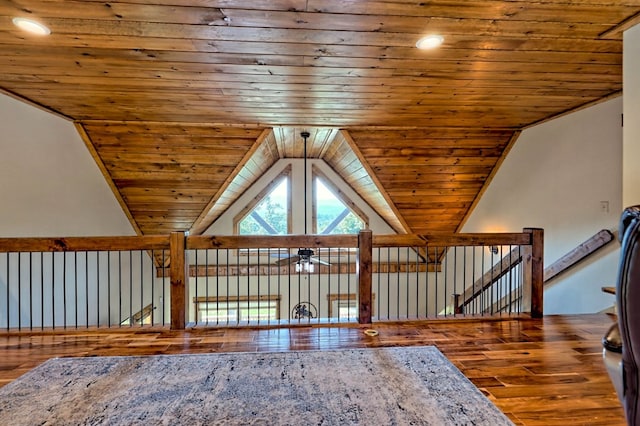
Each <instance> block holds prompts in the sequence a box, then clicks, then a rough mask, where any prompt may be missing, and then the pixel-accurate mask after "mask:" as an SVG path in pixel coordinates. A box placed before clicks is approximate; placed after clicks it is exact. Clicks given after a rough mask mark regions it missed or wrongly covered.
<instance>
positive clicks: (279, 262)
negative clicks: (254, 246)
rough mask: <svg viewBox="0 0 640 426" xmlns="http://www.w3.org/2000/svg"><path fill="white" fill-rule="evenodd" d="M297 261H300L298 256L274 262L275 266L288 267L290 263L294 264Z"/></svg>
mask: <svg viewBox="0 0 640 426" xmlns="http://www.w3.org/2000/svg"><path fill="white" fill-rule="evenodd" d="M298 260H300V256H297V255H294V256H291V257H288V258H285V259H280V260H276V262H275V264H276V265H278V266H281V265H290V264H292V263H296V262H297V261H298Z"/></svg>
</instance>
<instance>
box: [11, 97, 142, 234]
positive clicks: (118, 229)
mask: <svg viewBox="0 0 640 426" xmlns="http://www.w3.org/2000/svg"><path fill="white" fill-rule="evenodd" d="M0 124H1V126H0V127H1V128H2V131H0V200H1V202H2V203H1V206H2V207H1V208H0V236H2V237H47V236H98V235H134V234H135V233H134V231H133V228H132V227H131V225H130V224H129V221H128V220H127V217H126V216H125V214H124V213H123V212H122V209H121V208H120V206H119V204H118V202H117V200H116V199H115V197H114V196H113V193H112V192H111V190H110V188H109V186H108V185H107V183H106V182H105V180H104V178H103V177H102V174H101V173H100V170H99V169H98V167H97V166H96V164H95V162H94V161H93V158H91V155H90V154H89V152H88V151H87V148H86V147H85V145H84V143H83V142H82V140H81V138H80V136H79V135H78V133H77V132H76V130H75V128H74V126H73V123H72V122H70V121H66V120H64V119H62V118H60V117H57V116H55V115H53V114H49V113H47V112H44V111H41V110H39V109H37V108H34V107H32V106H30V105H27V104H25V103H22V102H20V101H17V100H15V99H13V98H10V97H8V96H6V95H2V94H0Z"/></svg>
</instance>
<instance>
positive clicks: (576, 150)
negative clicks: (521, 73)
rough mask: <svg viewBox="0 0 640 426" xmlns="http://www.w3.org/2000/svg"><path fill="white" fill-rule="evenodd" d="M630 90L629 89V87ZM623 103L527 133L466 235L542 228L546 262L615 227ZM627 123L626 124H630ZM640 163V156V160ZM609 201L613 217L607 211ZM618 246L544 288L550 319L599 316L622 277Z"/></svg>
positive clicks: (596, 108)
mask: <svg viewBox="0 0 640 426" xmlns="http://www.w3.org/2000/svg"><path fill="white" fill-rule="evenodd" d="M625 90H626V89H625ZM621 113H622V99H621V98H616V99H613V100H611V101H608V102H606V103H602V104H599V105H596V106H594V107H591V108H588V109H584V110H582V111H578V112H575V113H573V114H570V115H567V116H564V117H561V118H558V119H556V120H552V121H549V122H547V123H543V124H541V125H538V126H535V127H532V128H529V129H527V130H525V131H524V132H523V133H522V135H521V136H520V138H519V139H518V141H517V142H516V143H515V146H514V147H513V149H512V150H511V152H510V153H509V154H508V156H507V158H506V159H505V161H504V163H503V164H502V166H501V168H500V169H499V171H498V173H497V174H496V176H495V177H494V179H493V181H492V182H491V184H490V186H489V188H488V189H487V191H486V192H485V194H484V196H483V197H482V199H481V200H480V202H479V203H478V205H477V207H476V209H475V210H474V212H473V213H472V215H471V217H470V218H469V220H468V221H467V223H466V224H465V226H464V229H463V232H513V231H519V230H521V229H522V228H525V227H537V228H544V230H545V245H544V250H545V255H544V263H545V265H550V264H551V263H553V262H554V261H556V260H557V259H558V258H560V257H561V256H562V255H564V254H565V253H566V252H568V251H569V250H571V249H573V248H574V247H576V246H577V245H578V244H580V243H582V242H584V241H585V240H587V239H588V238H589V237H591V236H592V235H593V234H595V233H596V232H598V231H600V230H601V229H610V230H617V225H618V219H619V216H620V213H621V211H622V208H623V207H622V206H623V205H622V172H621V168H622V128H621ZM626 122H627V120H625V123H626ZM635 158H638V157H637V156H636V157H635ZM601 201H607V202H608V203H609V212H603V211H602V210H601V203H600V202H601ZM618 247H619V244H618V243H617V242H615V243H611V244H610V245H609V246H607V247H606V248H604V249H602V251H601V252H600V253H599V254H597V255H594V258H592V259H591V260H590V261H587V263H586V264H581V265H578V266H576V267H574V269H572V270H570V271H568V272H566V273H565V274H563V275H561V276H559V277H558V278H556V279H555V280H553V281H552V282H551V283H550V285H549V286H547V287H546V288H545V298H544V311H545V314H554V313H567V314H568V313H587V312H598V311H600V310H602V309H605V308H607V307H609V306H611V305H612V304H613V296H609V295H605V294H603V293H602V292H601V287H602V286H603V285H613V284H614V283H615V278H616V274H617V260H618V252H619V250H618Z"/></svg>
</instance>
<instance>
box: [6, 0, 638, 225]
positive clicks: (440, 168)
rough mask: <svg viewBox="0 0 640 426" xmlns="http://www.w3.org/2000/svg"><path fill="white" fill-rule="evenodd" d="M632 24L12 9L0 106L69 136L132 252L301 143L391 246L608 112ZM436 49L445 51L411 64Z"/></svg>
mask: <svg viewBox="0 0 640 426" xmlns="http://www.w3.org/2000/svg"><path fill="white" fill-rule="evenodd" d="M639 12H640V0H624V1H604V0H540V1H519V0H509V1H498V0H473V1H471V0H466V1H465V0H462V1H451V0H433V1H421V2H418V1H409V0H386V1H375V0H374V1H364V0H350V1H343V0H253V1H250V2H248V1H240V0H195V1H194V0H190V1H183V0H152V1H143V0H126V1H104V0H101V1H97V0H88V1H73V0H71V1H69V0H65V1H61V0H60V1H56V0H5V1H3V2H1V3H0V88H1V90H2V91H3V92H5V93H7V94H10V95H12V96H15V97H17V98H19V99H22V100H24V101H26V102H29V103H32V104H34V105H36V106H39V107H41V108H45V109H47V110H49V111H52V112H54V113H56V114H59V115H61V116H63V117H66V118H68V119H70V120H73V121H74V122H75V123H76V126H77V128H78V130H79V132H80V133H81V134H82V136H83V138H84V140H85V142H86V143H87V147H88V149H89V150H90V152H91V153H92V154H93V156H94V158H95V160H96V162H97V164H98V165H99V167H100V168H101V170H102V172H103V174H104V175H105V178H106V179H107V181H108V182H109V184H110V185H111V186H112V189H113V191H114V194H115V195H116V197H117V198H118V200H119V201H120V202H121V205H122V207H123V209H124V211H125V212H126V214H127V215H128V216H129V218H130V220H131V222H132V224H133V226H134V227H135V228H136V230H137V231H138V232H139V233H141V234H155V233H165V232H168V231H172V230H191V231H192V232H193V233H201V232H203V231H204V230H206V228H207V227H208V226H209V225H210V224H211V223H212V222H213V221H215V219H216V218H217V217H219V215H220V214H222V213H223V212H224V210H225V209H226V208H227V207H228V206H229V205H230V204H231V203H232V202H233V200H235V199H236V198H237V196H239V195H240V194H241V193H242V192H243V191H244V190H245V189H246V188H247V187H248V186H249V185H250V184H251V182H253V181H254V180H255V179H256V178H257V176H259V175H260V174H261V173H263V172H264V171H265V170H266V168H268V167H269V166H270V165H271V164H273V163H274V162H275V161H276V160H277V159H278V158H285V157H291V156H293V157H295V156H301V148H300V138H299V132H300V131H301V130H308V131H310V132H311V133H312V137H311V141H310V142H311V143H312V149H311V152H312V154H313V155H314V156H315V157H317V158H323V159H324V160H325V161H326V162H327V163H328V164H329V165H330V166H331V167H333V168H334V169H335V170H336V171H337V172H338V173H340V174H341V175H342V176H343V177H344V178H345V180H346V181H347V182H349V184H350V185H352V186H353V188H354V189H355V190H356V191H359V192H360V193H361V194H362V195H363V197H364V198H365V200H366V201H367V202H368V203H369V204H370V205H372V206H373V207H374V208H375V209H376V210H378V211H379V212H380V214H381V215H382V216H383V217H384V218H385V219H386V220H387V221H388V222H389V223H390V224H391V225H392V226H393V227H394V228H395V229H396V230H397V231H398V232H416V233H426V232H435V231H448V232H451V231H456V230H458V229H459V228H460V226H461V224H462V223H463V222H464V220H465V217H466V216H467V215H468V213H469V212H470V209H472V207H473V206H474V203H475V202H477V199H478V197H479V196H480V195H481V194H482V190H483V188H484V187H485V186H486V184H487V182H488V181H489V180H490V178H491V176H492V175H493V174H494V173H495V171H496V169H497V167H498V166H499V164H500V162H501V160H502V159H503V158H504V155H505V153H506V152H508V149H509V148H510V146H511V145H512V143H513V142H514V141H515V139H516V138H517V135H518V134H519V132H520V131H521V130H522V129H524V128H526V127H528V126H531V125H533V124H535V123H539V122H541V121H544V120H547V119H549V118H551V117H554V116H558V115H561V114H563V113H566V112H568V111H571V110H574V109H576V108H580V107H582V106H585V105H589V104H592V103H595V102H599V101H602V100H604V99H608V98H610V97H612V96H616V95H618V94H620V92H621V89H622V69H621V68H622V41H621V33H622V29H624V28H626V27H627V26H629V25H631V24H632V23H634V22H635V20H636V15H637V14H638V13H639ZM15 16H22V17H31V18H36V19H38V20H40V21H41V22H43V23H45V24H46V25H48V26H49V28H50V29H51V32H52V33H51V35H49V36H46V37H38V36H33V35H29V34H26V33H24V32H22V31H21V30H19V29H18V28H16V27H15V26H14V25H13V24H12V20H11V19H12V18H13V17H15ZM430 33H437V34H441V35H442V36H443V37H444V44H443V45H442V46H441V47H440V48H438V49H436V50H431V51H421V50H418V49H417V48H416V47H415V43H416V41H417V40H418V39H419V38H420V37H421V36H423V35H425V34H430ZM5 143H10V141H6V142H5Z"/></svg>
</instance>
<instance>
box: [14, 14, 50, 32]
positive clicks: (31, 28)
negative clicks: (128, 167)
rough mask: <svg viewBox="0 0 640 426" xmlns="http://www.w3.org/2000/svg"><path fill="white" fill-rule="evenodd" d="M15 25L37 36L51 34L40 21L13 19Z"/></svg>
mask: <svg viewBox="0 0 640 426" xmlns="http://www.w3.org/2000/svg"><path fill="white" fill-rule="evenodd" d="M12 21H13V25H15V26H16V27H18V28H20V29H21V30H24V31H28V32H30V33H32V34H37V35H49V34H51V30H50V29H49V27H47V26H46V25H44V24H41V23H40V22H38V21H34V20H33V19H29V18H18V17H16V18H13V19H12Z"/></svg>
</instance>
